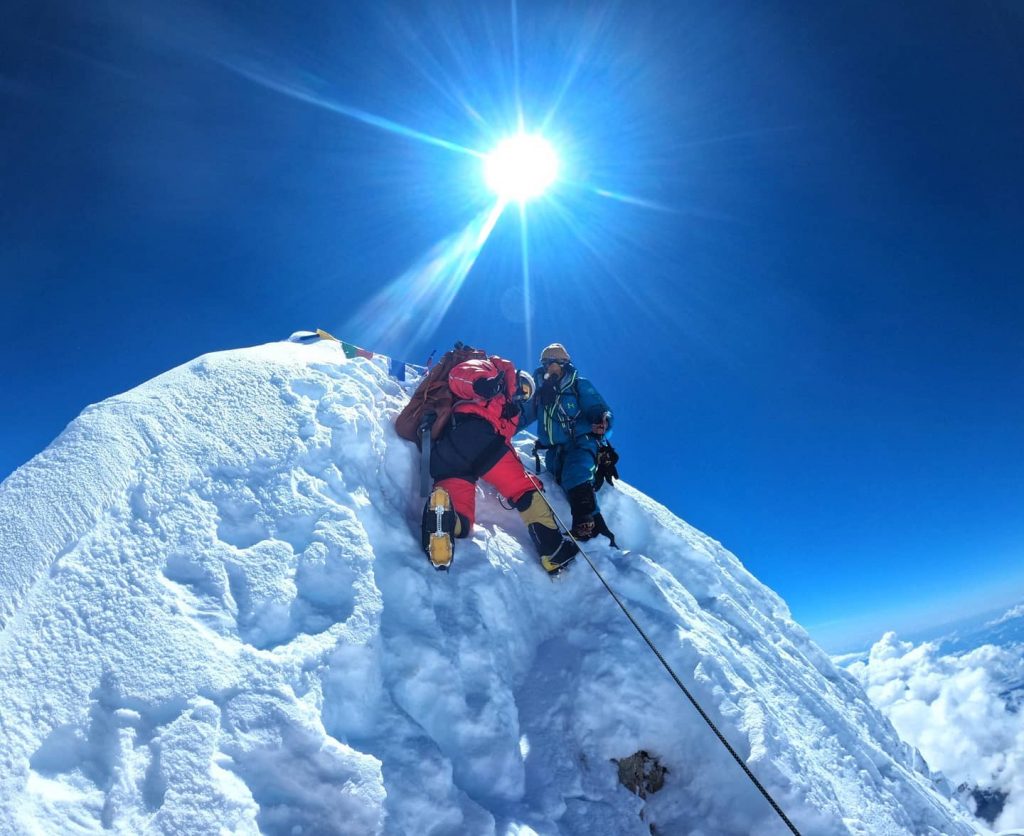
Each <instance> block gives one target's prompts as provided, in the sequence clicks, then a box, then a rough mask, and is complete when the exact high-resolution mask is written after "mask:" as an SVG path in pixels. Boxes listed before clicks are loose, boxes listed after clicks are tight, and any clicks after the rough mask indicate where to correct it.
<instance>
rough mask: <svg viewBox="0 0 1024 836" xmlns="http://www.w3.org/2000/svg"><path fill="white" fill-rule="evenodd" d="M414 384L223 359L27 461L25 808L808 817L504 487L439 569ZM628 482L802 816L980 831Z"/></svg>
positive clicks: (262, 822)
mask: <svg viewBox="0 0 1024 836" xmlns="http://www.w3.org/2000/svg"><path fill="white" fill-rule="evenodd" d="M405 397H406V393H405V391H404V389H403V388H402V384H399V383H398V382H396V381H394V380H392V379H390V378H388V377H387V375H386V372H385V370H384V367H383V366H382V365H378V364H377V362H376V361H368V360H363V359H358V360H354V361H347V360H345V359H344V357H343V355H342V352H341V351H340V349H339V347H338V346H337V345H336V344H333V343H318V344H314V345H308V346H304V345H298V344H293V343H275V344H270V345H266V346H261V347H257V348H252V349H246V350H241V351H231V352H224V353H220V354H213V355H208V356H205V357H202V358H200V359H198V360H196V361H194V362H192V363H189V364H186V365H185V366H182V367H180V368H178V369H175V370H172V371H170V372H168V373H167V374H164V375H161V376H160V377H158V378H156V379H154V380H152V381H150V382H149V383H146V384H144V385H143V386H140V387H138V388H137V389H134V390H132V391H130V392H128V393H126V394H124V395H121V396H119V397H116V398H112V399H110V400H108V401H105V402H103V403H101V404H98V405H96V406H93V407H90V408H89V409H87V410H86V411H85V412H84V413H83V414H82V415H81V417H79V418H78V419H77V420H76V421H74V422H73V423H72V424H71V425H70V426H69V427H68V429H67V430H66V431H65V432H64V433H63V434H62V435H61V436H60V437H59V438H58V439H57V440H56V441H55V442H54V443H53V444H52V445H51V446H50V447H49V448H48V449H47V450H46V451H44V452H43V453H41V454H40V455H39V456H37V457H36V458H35V459H33V460H32V461H31V462H29V463H28V464H27V465H25V466H24V467H22V468H21V469H19V470H18V471H17V472H16V473H14V474H13V475H12V476H11V477H10V478H9V479H7V480H6V481H5V482H4V483H3V484H2V485H0V584H2V588H0V629H2V633H0V682H2V683H3V684H2V686H0V689H2V690H0V832H3V833H5V834H7V833H26V834H27V833H46V834H49V833H62V834H67V833H97V832H100V831H106V832H114V833H125V834H128V833H131V834H135V833H189V834H200V833H256V832H264V833H289V834H297V833H308V834H331V833H353V834H364V833H373V832H377V831H383V832H386V833H396V834H404V833H410V834H413V833H414V834H427V833H430V834H462V833H472V834H476V833H481V834H482V833H502V834H506V833H507V834H527V833H542V834H548V833H566V834H575V833H587V834H589V835H590V836H599V834H631V833H634V834H648V833H650V832H652V831H651V829H650V824H652V823H653V824H655V825H656V828H657V832H659V833H662V834H665V833H670V834H671V833H690V834H758V836H765V835H766V834H780V833H785V832H787V831H786V830H785V828H784V826H783V825H782V823H781V822H780V820H779V819H778V818H777V817H776V815H775V814H774V812H773V811H772V810H771V809H770V807H769V806H768V805H767V803H766V802H765V801H764V799H763V798H761V796H760V795H758V794H757V792H756V791H755V790H754V788H753V787H752V786H751V785H750V784H749V782H748V781H747V780H746V778H745V777H744V776H743V774H742V772H741V771H740V770H739V768H738V767H737V765H736V764H735V763H734V762H733V761H732V760H731V759H730V758H729V757H728V755H727V754H726V753H725V752H724V751H723V750H722V747H721V746H720V744H719V743H718V741H717V740H716V739H715V738H714V737H713V735H712V734H711V732H710V731H709V730H708V729H707V727H706V726H705V725H704V724H703V722H702V721H701V720H700V719H699V717H698V716H697V715H696V714H695V712H694V711H693V709H692V708H691V707H690V705H689V704H688V703H686V702H685V700H684V698H683V696H682V695H681V694H680V693H679V691H678V690H677V688H676V686H675V685H674V683H673V682H672V680H671V679H670V678H669V677H668V675H667V674H666V673H665V671H664V670H663V669H662V668H661V667H660V666H659V664H658V663H657V661H656V659H655V658H654V657H653V655H652V654H651V653H650V652H649V651H648V649H647V648H646V647H645V646H644V645H643V644H642V642H641V640H640V639H639V637H638V636H637V635H636V633H635V632H634V630H633V628H632V626H631V625H630V624H629V622H628V621H627V620H626V619H625V618H624V617H623V615H622V613H621V612H619V610H618V609H617V608H616V607H615V605H614V603H613V602H612V600H611V599H610V598H609V596H608V595H607V593H606V591H605V590H604V588H603V587H602V586H601V584H600V583H599V582H598V580H597V578H596V577H595V576H594V575H593V573H592V572H591V570H590V569H589V568H588V567H587V566H586V564H585V563H583V562H582V561H580V562H578V563H577V565H575V566H574V567H573V568H572V570H571V571H570V572H569V573H567V574H566V575H565V576H564V578H562V579H560V580H558V581H554V582H553V581H552V580H550V579H549V578H547V577H546V576H545V574H544V573H543V571H542V570H541V569H540V568H539V566H538V565H537V563H536V560H535V558H534V556H533V552H532V550H531V549H530V547H529V544H528V539H527V537H526V533H525V530H524V529H523V526H522V524H521V522H520V521H519V519H518V516H517V515H516V514H514V513H513V512H510V511H507V510H504V509H503V508H502V507H501V505H500V504H499V502H498V499H497V498H496V497H495V496H494V495H493V493H491V492H489V491H485V492H484V496H482V497H481V498H480V514H479V517H480V524H479V525H478V528H477V530H476V533H475V535H474V536H473V538H472V540H471V541H468V542H461V543H460V544H459V549H458V551H457V553H456V562H455V566H454V569H453V571H452V572H450V573H449V574H447V575H444V574H439V573H437V572H435V571H434V570H433V569H432V568H430V567H429V566H428V564H427V561H426V559H425V558H423V557H422V556H420V554H419V553H418V535H417V534H416V533H415V529H416V527H417V525H418V518H419V513H420V509H421V500H420V499H419V498H418V496H417V495H416V489H415V484H416V478H415V474H416V467H417V461H416V453H415V450H414V448H413V447H412V446H411V445H409V444H408V443H406V442H403V441H401V440H400V439H398V438H397V437H396V436H395V434H394V432H393V430H392V428H391V423H390V419H391V418H392V417H393V416H394V414H395V413H396V412H397V410H398V409H400V407H401V404H402V403H403V402H404V399H405ZM620 431H621V430H620ZM623 464H624V465H625V469H626V472H627V473H628V462H624V463H623ZM602 493H603V494H605V493H607V495H606V496H604V497H603V502H604V508H605V512H606V516H607V518H608V519H609V521H610V523H611V525H612V527H613V528H614V529H615V530H616V532H617V534H618V536H619V540H620V542H621V543H622V544H624V545H625V546H626V547H627V548H628V549H630V551H629V553H628V554H622V553H617V552H613V551H612V550H610V549H608V548H607V547H605V546H595V547H594V548H593V549H592V550H591V551H592V553H593V557H594V560H595V563H596V564H597V565H598V567H599V569H600V570H601V571H602V572H603V573H604V574H605V576H606V578H607V579H608V581H609V583H610V584H611V585H612V586H613V587H614V588H615V589H616V590H617V591H618V592H619V594H620V595H621V596H622V597H623V599H624V600H625V601H626V603H627V606H629V607H630V608H631V610H632V611H633V613H634V615H635V616H636V618H637V619H638V620H639V621H640V622H641V623H642V624H643V625H644V627H645V628H646V630H647V631H648V633H649V634H650V635H651V637H652V638H653V640H654V641H655V642H656V643H657V644H658V645H659V646H660V647H661V648H662V650H663V652H664V653H665V655H666V657H667V659H668V660H669V661H670V663H671V664H672V665H673V666H674V667H675V669H676V671H677V672H678V673H679V674H680V676H681V677H682V679H683V680H684V682H686V683H687V684H688V685H689V686H690V687H691V688H692V690H693V692H694V694H695V695H696V696H697V698H698V699H699V700H701V702H702V703H703V704H704V706H705V708H706V709H707V710H708V712H709V713H710V715H711V716H712V717H713V719H714V720H715V722H716V723H718V724H719V725H720V727H721V729H722V730H723V732H724V733H725V735H726V736H727V737H728V738H729V740H730V741H731V742H732V743H733V745H734V746H735V747H736V748H737V749H738V751H739V752H740V754H741V756H742V757H744V758H745V759H746V761H747V763H748V764H749V765H750V767H751V769H752V770H753V771H754V772H755V773H756V774H757V775H758V777H759V778H760V780H761V781H762V782H763V783H764V784H765V785H766V786H767V787H768V789H769V790H770V791H771V792H772V794H773V795H774V796H775V798H776V799H777V800H778V801H779V803H780V804H781V805H782V807H783V808H784V809H785V810H786V812H787V814H788V815H789V816H790V818H791V819H792V820H793V821H794V823H795V824H796V825H797V827H798V828H799V829H800V830H801V831H802V832H803V833H804V834H807V835H808V836H809V834H826V835H827V834H847V833H850V834H859V835H861V836H884V834H940V833H941V834H970V833H974V832H976V830H975V829H974V828H973V827H972V826H971V825H970V821H971V819H970V817H969V815H968V814H967V813H966V812H965V811H964V810H963V809H962V808H960V807H959V806H958V805H957V804H956V803H954V802H951V801H950V800H948V798H947V797H946V795H944V794H943V793H946V794H947V795H948V788H945V789H944V790H939V789H937V788H936V786H935V785H934V784H933V783H932V782H931V780H930V779H929V778H928V777H927V775H926V774H925V771H923V770H924V767H923V762H922V761H921V760H920V757H919V756H918V755H917V754H916V752H914V751H913V750H911V749H910V748H909V747H908V746H906V745H905V744H903V743H901V742H900V740H899V738H898V737H897V736H896V733H895V732H894V730H893V728H892V726H891V725H890V724H889V722H888V721H886V720H885V719H883V718H882V716H881V715H880V714H879V713H878V712H877V711H876V710H875V709H873V708H872V707H871V706H870V704H869V702H868V700H867V699H866V697H865V695H864V693H863V691H862V690H861V688H860V687H859V686H858V685H857V684H855V682H854V681H853V679H852V678H851V677H850V676H848V675H846V674H844V673H840V672H839V671H838V670H837V668H836V667H835V666H834V665H833V664H832V662H831V661H830V660H829V659H828V657H827V656H826V655H825V654H824V653H823V652H822V651H821V650H819V649H818V647H817V646H815V645H814V644H813V643H812V642H811V641H810V640H809V638H808V636H807V634H806V633H805V632H804V631H803V630H802V629H801V628H800V627H799V626H798V625H796V624H795V623H794V622H793V621H792V619H791V618H790V615H789V612H788V610H787V608H786V606H785V604H784V603H783V602H782V600H781V599H780V598H779V597H778V596H777V595H775V594H774V593H773V592H771V590H769V589H767V588H766V587H764V586H763V585H761V584H760V583H759V582H758V581H757V580H755V579H754V578H753V577H752V576H751V575H750V574H749V573H748V572H747V571H746V570H745V569H744V568H743V566H742V565H741V564H740V562H739V561H738V560H737V559H736V558H735V557H734V556H733V555H732V554H730V553H729V552H727V551H726V550H725V549H723V548H722V547H721V546H720V545H719V544H718V543H716V542H715V541H713V540H711V539H710V538H708V537H707V536H705V535H703V534H701V533H700V532H698V531H696V530H694V529H693V528H691V527H690V526H688V525H686V523H684V522H682V521H681V520H679V519H678V518H676V517H674V516H673V515H672V514H671V513H669V512H668V511H667V510H666V509H665V508H663V507H662V506H660V505H658V504H657V503H655V502H653V501H652V500H650V499H648V498H647V497H645V496H643V495H642V494H640V493H638V492H637V491H635V490H633V489H632V488H630V487H628V486H626V485H622V486H621V487H619V488H618V489H617V490H613V491H610V492H606V491H603V492H602ZM549 495H551V496H552V497H553V498H554V501H555V503H556V506H557V507H558V508H559V509H562V510H563V512H564V509H565V504H564V501H563V500H562V498H561V496H560V495H559V493H558V491H557V489H555V490H551V491H549ZM602 542H603V541H602ZM638 750H646V751H648V752H650V753H652V754H655V755H657V756H658V757H659V758H660V759H661V761H662V763H663V764H664V765H665V766H667V768H668V770H669V771H668V774H667V776H666V782H665V786H664V788H663V789H662V790H661V791H660V792H658V793H656V794H654V795H652V796H650V797H649V798H648V799H647V800H646V802H645V801H643V800H642V799H640V798H639V797H637V796H634V795H632V794H631V793H630V792H628V791H627V790H626V789H625V788H624V787H623V786H621V785H620V784H619V783H618V780H617V769H616V766H615V764H614V763H613V762H612V759H613V758H623V757H626V756H629V755H632V754H633V753H634V752H636V751H638ZM641 813H642V814H643V819H642V818H641Z"/></svg>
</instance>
